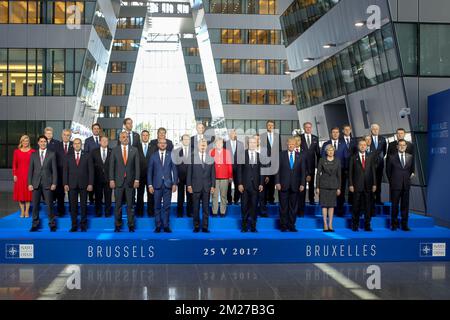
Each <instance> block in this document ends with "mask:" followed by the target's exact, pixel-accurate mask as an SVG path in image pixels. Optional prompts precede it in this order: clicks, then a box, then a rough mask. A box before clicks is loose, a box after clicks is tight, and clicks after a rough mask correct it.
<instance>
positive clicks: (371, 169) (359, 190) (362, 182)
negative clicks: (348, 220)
mask: <svg viewBox="0 0 450 320" xmlns="http://www.w3.org/2000/svg"><path fill="white" fill-rule="evenodd" d="M366 148H367V143H366V141H365V140H364V139H361V140H359V142H358V153H356V154H354V155H353V156H352V157H351V159H350V164H349V165H350V166H349V190H350V192H352V193H353V213H352V230H353V231H358V228H359V220H360V216H361V210H364V212H365V214H364V226H365V227H364V229H365V230H366V231H372V228H371V226H370V221H371V210H372V202H373V192H375V191H376V190H377V186H376V166H375V157H376V155H367V154H366Z"/></svg>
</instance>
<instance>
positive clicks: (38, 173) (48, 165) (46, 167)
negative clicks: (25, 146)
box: [28, 149, 58, 189]
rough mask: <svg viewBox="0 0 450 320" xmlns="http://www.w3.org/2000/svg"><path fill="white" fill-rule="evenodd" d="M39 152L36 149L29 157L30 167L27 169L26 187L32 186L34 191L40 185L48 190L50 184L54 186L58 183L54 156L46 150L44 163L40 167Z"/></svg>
mask: <svg viewBox="0 0 450 320" xmlns="http://www.w3.org/2000/svg"><path fill="white" fill-rule="evenodd" d="M40 151H41V150H40V149H38V150H37V151H36V152H33V154H32V155H31V159H30V167H29V168H28V185H32V186H33V188H34V189H37V188H39V186H40V185H41V184H42V186H43V187H44V189H50V187H51V185H52V184H54V185H56V184H57V183H58V167H57V165H56V154H55V153H54V152H53V151H51V150H49V149H47V152H46V153H45V158H44V163H43V164H42V166H41V159H40Z"/></svg>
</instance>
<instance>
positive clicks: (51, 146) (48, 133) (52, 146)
mask: <svg viewBox="0 0 450 320" xmlns="http://www.w3.org/2000/svg"><path fill="white" fill-rule="evenodd" d="M53 135H54V131H53V128H52V127H46V128H45V129H44V136H45V138H47V149H48V150H50V151H53V152H55V151H56V147H57V146H58V145H59V141H58V140H56V139H53Z"/></svg>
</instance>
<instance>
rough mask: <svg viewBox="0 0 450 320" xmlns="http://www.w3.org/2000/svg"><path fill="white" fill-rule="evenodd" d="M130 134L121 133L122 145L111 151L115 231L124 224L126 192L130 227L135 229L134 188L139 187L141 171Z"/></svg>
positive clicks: (110, 184)
mask: <svg viewBox="0 0 450 320" xmlns="http://www.w3.org/2000/svg"><path fill="white" fill-rule="evenodd" d="M128 136H129V134H128V133H127V132H126V131H122V132H121V133H120V136H119V140H120V145H119V146H117V148H115V149H114V150H113V152H112V153H111V162H110V165H109V179H110V181H109V186H110V188H111V189H115V192H114V197H115V199H116V206H115V210H114V215H115V229H114V232H120V229H121V226H122V198H123V195H124V194H125V198H126V202H127V219H128V229H129V231H130V232H134V231H135V225H134V210H133V190H134V189H137V188H139V179H140V176H141V171H140V162H139V155H138V151H137V149H136V148H135V147H132V146H130V145H129V141H128Z"/></svg>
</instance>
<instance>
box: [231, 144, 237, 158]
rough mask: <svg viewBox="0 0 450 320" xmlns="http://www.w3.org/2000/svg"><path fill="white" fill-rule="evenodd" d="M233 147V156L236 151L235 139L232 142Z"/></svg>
mask: <svg viewBox="0 0 450 320" xmlns="http://www.w3.org/2000/svg"><path fill="white" fill-rule="evenodd" d="M231 148H232V149H233V156H234V154H235V152H236V142H235V141H232V142H231Z"/></svg>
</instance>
